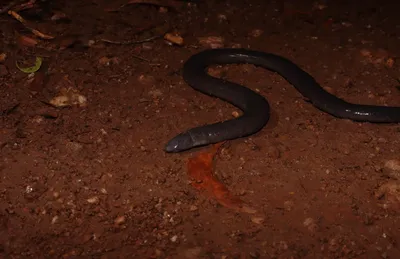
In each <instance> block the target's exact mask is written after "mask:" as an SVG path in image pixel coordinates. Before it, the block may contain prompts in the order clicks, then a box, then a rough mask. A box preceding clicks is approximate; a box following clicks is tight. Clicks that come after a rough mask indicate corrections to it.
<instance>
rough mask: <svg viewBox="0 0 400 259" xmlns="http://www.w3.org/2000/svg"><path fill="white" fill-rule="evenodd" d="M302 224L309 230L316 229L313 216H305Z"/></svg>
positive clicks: (313, 230)
mask: <svg viewBox="0 0 400 259" xmlns="http://www.w3.org/2000/svg"><path fill="white" fill-rule="evenodd" d="M303 225H304V226H305V227H307V229H308V230H309V231H310V232H315V231H316V230H317V229H318V226H317V224H316V223H315V221H314V219H313V218H306V219H305V220H304V222H303Z"/></svg>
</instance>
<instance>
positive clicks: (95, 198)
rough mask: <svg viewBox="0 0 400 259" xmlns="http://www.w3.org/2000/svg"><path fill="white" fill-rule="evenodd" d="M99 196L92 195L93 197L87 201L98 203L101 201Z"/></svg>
mask: <svg viewBox="0 0 400 259" xmlns="http://www.w3.org/2000/svg"><path fill="white" fill-rule="evenodd" d="M99 201H100V200H99V197H97V196H94V197H91V198H89V199H87V202H88V203H90V204H97V203H99Z"/></svg>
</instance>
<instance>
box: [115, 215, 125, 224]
mask: <svg viewBox="0 0 400 259" xmlns="http://www.w3.org/2000/svg"><path fill="white" fill-rule="evenodd" d="M125 221H126V218H125V216H118V217H117V218H116V219H115V220H114V223H115V224H116V225H121V224H124V223H125Z"/></svg>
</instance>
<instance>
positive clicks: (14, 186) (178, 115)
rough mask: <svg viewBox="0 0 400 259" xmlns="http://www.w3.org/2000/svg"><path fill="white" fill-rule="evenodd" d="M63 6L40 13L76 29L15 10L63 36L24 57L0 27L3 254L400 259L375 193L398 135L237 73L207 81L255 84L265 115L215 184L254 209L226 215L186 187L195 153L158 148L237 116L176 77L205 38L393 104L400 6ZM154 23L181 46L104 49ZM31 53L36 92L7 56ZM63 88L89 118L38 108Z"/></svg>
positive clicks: (385, 206)
mask: <svg viewBox="0 0 400 259" xmlns="http://www.w3.org/2000/svg"><path fill="white" fill-rule="evenodd" d="M59 2H62V1H52V3H51V4H50V7H51V9H50V11H54V10H59V11H62V12H63V13H65V14H67V16H68V17H69V18H70V23H62V22H58V23H56V22H53V21H51V19H50V16H49V15H48V13H47V12H39V11H38V8H37V7H36V10H35V9H32V10H28V11H26V12H21V14H22V15H24V17H25V18H26V19H30V20H31V21H35V22H34V23H33V24H34V27H35V28H38V29H39V30H41V31H43V32H46V33H48V34H52V35H56V36H57V37H56V39H55V40H50V41H47V43H44V42H46V41H44V42H42V43H41V44H42V45H41V46H37V47H35V48H22V47H21V46H20V45H18V44H17V43H16V38H15V34H14V32H15V31H18V32H19V33H21V34H24V35H27V36H30V35H31V34H30V33H29V32H27V31H26V30H24V29H23V26H22V25H21V24H20V23H19V22H17V21H16V20H15V19H13V18H12V17H11V16H9V15H7V14H3V15H1V16H0V29H1V35H0V37H1V43H0V54H1V53H6V54H7V58H6V60H5V61H4V62H3V63H2V64H0V77H1V83H0V84H1V86H0V87H1V88H0V97H1V99H0V108H1V109H0V112H1V117H0V123H1V124H0V126H1V128H0V130H1V135H0V148H1V149H0V152H1V160H0V176H1V181H0V198H1V199H0V242H1V243H0V258H102V259H105V258H400V251H399V247H398V245H399V242H400V234H399V233H400V232H399V230H400V222H399V211H400V210H399V206H398V205H399V204H398V203H396V202H398V201H399V197H398V196H393V195H392V196H390V195H388V193H389V192H388V191H387V190H388V188H389V187H388V188H386V189H385V188H383V189H382V188H380V187H381V186H385V185H386V184H388V183H391V184H393V185H394V186H396V184H398V181H399V180H398V179H396V177H393V174H391V176H390V175H388V174H387V170H385V167H384V165H385V163H386V162H387V161H389V160H393V159H395V160H396V159H397V160H398V159H399V144H400V143H399V142H400V141H399V132H400V127H399V125H396V124H395V125H377V124H369V123H355V122H351V121H348V120H342V119H336V118H334V117H332V116H330V115H328V114H326V113H323V112H321V111H319V110H317V109H315V108H314V107H313V106H312V105H311V104H310V103H307V102H305V101H304V100H303V99H302V97H301V95H300V94H299V93H298V92H297V91H296V90H295V89H294V88H293V87H292V86H291V85H289V84H288V83H287V82H286V81H285V80H284V79H282V78H281V77H280V76H278V75H275V74H273V73H271V72H268V71H265V70H263V69H259V68H255V67H253V66H249V65H241V66H238V65H230V66H226V67H223V68H217V69H218V71H219V72H221V73H223V74H225V75H224V76H225V77H226V78H228V79H229V80H232V81H235V82H239V83H242V84H244V85H246V86H248V87H250V88H252V89H259V91H260V93H261V94H262V95H264V96H265V97H266V98H267V99H268V100H269V101H270V103H271V107H272V119H271V121H270V123H269V124H268V125H267V126H266V127H265V128H264V129H263V130H262V131H261V132H259V133H258V134H255V135H253V136H251V137H249V138H244V139H238V140H235V141H231V142H230V143H229V145H228V146H226V147H225V149H223V150H222V153H221V154H220V156H219V157H218V158H217V164H216V172H215V173H216V175H217V177H218V178H219V179H220V180H221V181H222V182H223V183H224V184H225V185H226V186H227V187H228V188H229V189H230V190H231V191H232V192H233V193H234V194H236V195H240V197H241V199H243V200H245V201H246V202H248V203H249V204H251V205H252V206H253V207H254V208H256V209H257V213H256V214H246V213H237V212H234V211H232V210H230V209H227V208H225V207H223V206H221V205H219V204H218V203H217V202H215V201H214V200H213V199H211V198H208V197H207V196H206V195H204V194H203V193H200V192H198V191H197V190H195V189H194V188H193V187H192V186H191V185H190V184H189V179H188V177H187V172H186V163H187V159H188V157H190V156H191V155H193V154H195V152H196V150H192V151H189V152H185V153H179V154H167V153H165V152H164V151H163V147H164V145H165V144H166V142H167V141H168V140H169V139H170V138H172V137H173V136H175V135H176V134H178V133H179V132H182V131H184V130H186V129H189V128H191V127H194V126H197V125H201V124H205V123H211V122H216V121H220V120H223V119H229V118H232V112H233V111H235V110H236V109H235V108H234V107H232V106H230V105H228V104H226V103H224V102H222V101H220V100H216V99H213V98H211V97H208V96H205V95H202V94H201V93H198V92H196V91H194V90H193V89H191V88H190V87H189V86H187V85H186V84H185V83H184V81H183V80H182V77H181V75H180V71H179V70H180V68H181V67H182V64H183V62H184V61H185V60H186V59H187V58H188V57H189V56H190V55H192V54H194V53H196V52H198V51H199V50H201V49H205V48H207V46H204V45H201V44H200V43H199V40H198V38H199V37H207V36H219V37H223V38H224V40H225V46H228V47H229V46H232V45H238V44H239V45H240V46H242V47H246V48H252V49H257V50H263V51H267V52H273V53H277V54H280V55H283V56H285V57H288V58H290V59H291V60H293V61H294V62H296V63H297V64H299V65H300V66H301V67H303V68H304V69H305V70H306V71H308V72H309V73H310V74H312V75H313V76H314V77H315V78H316V79H317V81H319V82H320V83H321V84H322V85H324V86H325V87H327V89H328V90H330V91H333V92H334V93H335V94H336V95H338V96H340V97H342V98H344V99H346V100H348V101H351V102H356V103H368V104H380V105H399V103H400V91H398V90H397V89H396V86H398V84H399V83H398V81H397V80H396V78H399V75H400V73H399V66H398V64H397V63H396V62H395V63H394V66H392V65H391V64H386V62H387V59H389V62H390V58H393V60H395V58H396V57H398V56H400V51H399V46H400V38H399V35H400V32H399V31H400V28H399V24H400V19H399V13H398V8H397V7H396V5H397V3H396V1H393V3H390V1H366V2H363V3H361V2H358V1H328V2H327V4H326V5H327V8H325V9H323V10H318V9H313V2H312V1H294V0H293V1H285V4H280V3H279V1H276V2H278V3H279V4H278V3H274V1H272V2H271V1H263V0H260V1H247V2H252V4H243V3H235V2H240V1H200V3H198V4H197V5H195V4H191V5H184V6H183V7H182V8H181V9H179V10H178V11H173V10H168V11H167V12H160V11H159V9H158V8H157V7H154V6H149V5H128V6H124V7H122V8H121V9H120V10H119V11H118V12H107V11H105V10H106V9H107V8H108V7H110V6H113V7H115V6H118V4H117V3H116V2H117V1H116V2H115V3H113V4H112V5H110V4H109V3H107V2H111V1H77V0H71V1H67V2H68V4H67V5H61V4H59ZM123 2H124V1H118V3H123ZM242 2H244V1H242ZM265 2H266V3H265ZM348 2H349V3H348ZM350 2H351V3H350ZM385 2H387V3H385ZM32 14H35V15H32ZM221 15H222V16H221ZM223 15H225V17H224V16H223ZM37 16H39V18H41V19H39V20H38V17H37ZM225 18H226V19H225ZM330 18H331V20H329V19H330ZM164 21H167V22H168V23H169V25H170V26H171V27H172V28H173V29H174V30H175V31H176V32H177V33H178V34H179V35H180V36H182V37H183V39H184V41H185V45H184V46H176V45H172V46H171V45H169V44H166V42H165V41H164V40H163V39H157V40H154V41H152V42H149V43H146V44H136V45H132V44H128V45H118V44H106V43H102V42H101V41H100V39H102V38H107V39H112V40H114V41H124V40H131V39H132V38H134V35H135V32H137V31H138V30H140V28H145V27H148V26H149V25H158V24H160V23H162V22H164ZM256 29H259V30H262V31H263V33H262V34H261V35H260V36H257V35H254V30H256ZM69 35H77V37H78V38H79V39H81V40H82V41H87V40H93V41H94V44H93V45H91V46H90V47H87V48H85V47H82V46H79V44H75V45H78V46H75V47H70V48H66V49H58V47H57V48H56V47H54V46H60V45H61V46H64V47H65V46H68V44H67V43H68V42H69V41H71V38H68V37H70V36H69ZM63 37H64V38H63ZM39 45H40V44H39ZM81 45H82V44H81ZM364 49H366V50H368V51H370V53H371V55H370V56H369V53H366V51H365V50H364ZM38 54H40V55H43V56H44V57H45V60H46V62H47V64H48V68H49V80H48V83H47V84H46V85H45V87H44V88H43V89H40V87H41V86H40V84H39V85H38V86H36V88H37V89H32V87H31V88H30V86H29V82H30V81H29V80H30V77H29V76H27V74H25V73H23V72H21V71H19V70H18V69H17V68H16V66H15V61H16V60H19V59H23V58H26V59H27V61H28V60H29V58H32V56H34V55H38ZM135 56H140V57H142V58H144V59H145V60H140V59H137V58H135ZM105 58H110V59H111V62H110V64H108V65H107V62H104V61H107V60H105ZM66 75H67V76H68V78H69V81H68V80H67V79H66V78H64V76H66ZM63 85H64V86H65V85H67V86H68V85H69V86H70V85H72V86H74V87H75V88H76V89H78V90H79V92H80V93H81V94H82V95H84V96H85V97H86V98H87V106H86V107H77V106H73V107H70V108H64V109H56V108H52V107H49V106H48V105H46V104H44V103H43V102H42V101H49V100H50V99H51V98H52V97H54V96H55V95H56V94H57V91H58V88H60V87H61V86H63ZM17 104H19V106H17V107H15V106H16V105H17ZM50 115H51V116H50ZM398 175H399V174H397V176H398ZM397 186H398V185H397ZM379 188H380V189H379ZM389 189H390V188H389ZM378 190H379V191H378ZM385 190H386V192H385ZM392 194H393V192H392ZM389 201H391V202H389Z"/></svg>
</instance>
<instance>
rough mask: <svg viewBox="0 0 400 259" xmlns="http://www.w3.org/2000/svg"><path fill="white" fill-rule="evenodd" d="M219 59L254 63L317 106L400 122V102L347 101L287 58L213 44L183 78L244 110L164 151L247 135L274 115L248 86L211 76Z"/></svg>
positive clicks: (186, 135) (178, 139) (190, 61)
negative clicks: (390, 104) (393, 104)
mask: <svg viewBox="0 0 400 259" xmlns="http://www.w3.org/2000/svg"><path fill="white" fill-rule="evenodd" d="M218 64H220V65H222V64H253V65H256V66H260V67H263V68H265V69H267V70H270V71H273V72H276V73H278V74H279V75H281V76H282V77H284V78H285V79H286V80H287V81H288V82H289V83H290V84H292V85H293V86H294V87H295V88H296V89H297V90H298V91H299V92H300V93H301V94H302V95H303V96H304V97H305V98H306V99H308V100H309V101H310V102H311V103H312V104H313V105H314V106H315V107H317V108H318V109H320V110H322V111H324V112H327V113H329V114H331V115H333V116H335V117H338V118H344V119H350V120H354V121H360V122H372V123H398V122H400V107H387V106H375V105H361V104H353V103H349V102H346V101H344V100H342V99H340V98H338V97H336V96H334V95H332V94H330V93H328V92H327V91H325V90H324V89H323V88H322V87H321V86H320V85H319V84H318V83H317V82H316V81H315V79H314V78H313V77H312V76H311V75H309V74H308V73H306V72H305V71H304V70H302V69H301V68H300V67H298V66H297V65H296V64H294V63H293V62H292V61H290V60H288V59H286V58H284V57H281V56H278V55H274V54H270V53H265V52H260V51H254V50H248V49H210V50H205V51H202V52H200V53H198V54H195V55H193V56H192V57H190V58H189V59H188V60H187V62H186V63H185V64H184V68H183V79H184V80H185V81H186V83H187V84H189V85H190V86H191V87H192V88H194V89H195V90H197V91H200V92H202V93H204V94H207V95H209V96H213V97H217V98H220V99H222V100H224V101H227V102H229V103H231V104H232V105H234V106H236V107H238V108H239V109H241V110H242V111H243V115H242V116H241V117H238V118H235V119H231V120H227V121H224V122H218V123H215V124H210V125H205V126H201V127H196V128H193V129H189V130H188V131H186V132H184V133H181V134H179V135H177V136H176V137H174V138H173V139H171V140H170V141H169V142H168V143H167V145H166V147H165V151H166V152H181V151H184V150H188V149H191V148H194V147H197V146H203V145H208V144H214V143H218V142H222V141H225V140H231V139H235V138H240V137H245V136H249V135H251V134H254V133H256V132H258V131H259V130H261V129H262V128H263V127H264V126H265V124H267V122H268V120H269V117H270V107H269V104H268V101H267V100H266V99H265V98H264V97H262V96H261V95H259V94H257V93H256V92H254V91H252V90H250V89H249V88H246V87H244V86H242V85H239V84H236V83H232V82H229V81H224V80H222V79H218V78H215V77H212V76H210V75H208V74H207V72H206V68H207V67H208V66H210V65H218Z"/></svg>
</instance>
